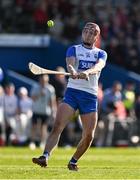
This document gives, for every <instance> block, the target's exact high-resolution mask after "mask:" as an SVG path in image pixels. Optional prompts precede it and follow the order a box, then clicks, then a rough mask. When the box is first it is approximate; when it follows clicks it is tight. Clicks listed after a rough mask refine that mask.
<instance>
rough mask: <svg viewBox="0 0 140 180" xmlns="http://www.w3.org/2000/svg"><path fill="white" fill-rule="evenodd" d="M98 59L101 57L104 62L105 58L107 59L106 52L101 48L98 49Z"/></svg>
mask: <svg viewBox="0 0 140 180" xmlns="http://www.w3.org/2000/svg"><path fill="white" fill-rule="evenodd" d="M98 59H102V60H103V61H105V62H106V60H107V53H106V52H105V51H103V50H101V51H99V54H98Z"/></svg>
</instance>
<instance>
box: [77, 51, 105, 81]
mask: <svg viewBox="0 0 140 180" xmlns="http://www.w3.org/2000/svg"><path fill="white" fill-rule="evenodd" d="M106 59H107V53H106V52H105V51H100V52H99V56H98V61H97V63H96V64H95V65H94V66H93V67H91V68H90V69H87V70H85V71H83V72H81V73H80V74H79V78H80V79H89V75H93V74H97V73H99V72H101V70H102V69H103V68H104V66H105V64H106Z"/></svg>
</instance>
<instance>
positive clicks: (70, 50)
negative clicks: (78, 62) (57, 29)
mask: <svg viewBox="0 0 140 180" xmlns="http://www.w3.org/2000/svg"><path fill="white" fill-rule="evenodd" d="M71 56H74V57H76V52H75V47H74V46H71V47H69V48H68V50H67V52H66V57H71Z"/></svg>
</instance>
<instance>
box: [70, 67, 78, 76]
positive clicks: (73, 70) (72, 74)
mask: <svg viewBox="0 0 140 180" xmlns="http://www.w3.org/2000/svg"><path fill="white" fill-rule="evenodd" d="M69 72H70V73H71V76H70V77H71V78H73V79H77V78H78V73H77V71H75V69H74V68H73V66H72V65H69Z"/></svg>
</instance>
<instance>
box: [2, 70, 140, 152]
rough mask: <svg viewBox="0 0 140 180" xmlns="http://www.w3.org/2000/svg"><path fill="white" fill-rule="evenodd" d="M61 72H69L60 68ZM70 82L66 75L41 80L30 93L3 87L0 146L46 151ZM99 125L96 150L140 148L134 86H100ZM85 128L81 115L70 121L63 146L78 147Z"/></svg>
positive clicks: (139, 100) (138, 97)
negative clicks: (114, 147) (105, 87)
mask: <svg viewBox="0 0 140 180" xmlns="http://www.w3.org/2000/svg"><path fill="white" fill-rule="evenodd" d="M57 71H65V70H64V68H63V67H57ZM66 84H67V79H66V77H65V76H63V75H55V76H51V78H50V77H49V76H48V75H43V76H39V79H38V82H37V84H36V85H34V86H33V87H32V88H31V89H30V90H27V88H26V87H20V88H19V89H15V85H14V84H13V83H12V82H8V83H6V84H5V85H4V86H2V85H1V86H0V146H5V145H7V146H8V145H14V146H27V145H28V146H29V147H30V148H31V149H35V148H36V147H40V148H44V146H45V142H46V140H47V137H48V134H49V133H50V130H51V128H52V125H53V123H54V120H55V116H56V111H57V107H58V104H59V103H60V102H61V101H62V99H63V96H64V93H65V88H66ZM98 101H99V121H98V124H97V129H96V133H95V140H94V142H93V146H96V147H110V146H139V145H140V91H139V92H136V91H135V84H134V82H131V81H128V82H126V84H125V86H122V84H121V83H120V82H119V81H115V82H114V83H113V85H112V86H111V87H110V88H108V89H103V87H102V84H101V83H100V84H99V93H98ZM81 130H82V125H81V121H80V117H79V113H78V112H76V113H75V115H74V116H73V117H72V119H70V121H69V124H68V125H67V126H66V128H65V129H64V131H63V133H62V136H61V139H60V142H59V146H65V147H71V146H75V145H77V142H78V141H79V139H80V137H81Z"/></svg>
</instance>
